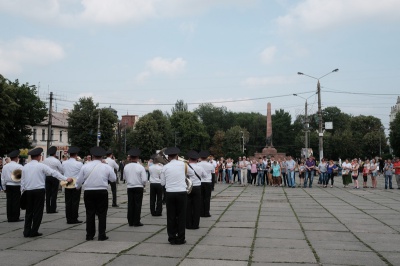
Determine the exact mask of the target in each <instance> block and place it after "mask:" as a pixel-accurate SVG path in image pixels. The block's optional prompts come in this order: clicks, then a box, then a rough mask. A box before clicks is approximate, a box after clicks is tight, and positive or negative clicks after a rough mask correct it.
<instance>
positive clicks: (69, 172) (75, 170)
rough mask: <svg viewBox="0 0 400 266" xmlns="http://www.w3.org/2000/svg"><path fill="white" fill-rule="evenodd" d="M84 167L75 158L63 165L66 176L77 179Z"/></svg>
mask: <svg viewBox="0 0 400 266" xmlns="http://www.w3.org/2000/svg"><path fill="white" fill-rule="evenodd" d="M82 166H83V164H82V163H81V162H78V161H77V160H76V159H75V158H69V159H68V160H67V161H64V162H63V163H62V167H63V171H64V175H65V176H68V177H77V176H78V174H79V171H80V170H81V168H82Z"/></svg>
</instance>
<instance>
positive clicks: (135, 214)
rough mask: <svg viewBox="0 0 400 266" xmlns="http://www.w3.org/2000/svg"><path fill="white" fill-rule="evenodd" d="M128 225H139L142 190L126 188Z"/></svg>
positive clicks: (140, 188) (139, 188)
mask: <svg viewBox="0 0 400 266" xmlns="http://www.w3.org/2000/svg"><path fill="white" fill-rule="evenodd" d="M127 191H128V223H129V225H130V226H133V225H138V224H140V214H141V212H142V201H143V188H142V187H134V188H128V189H127Z"/></svg>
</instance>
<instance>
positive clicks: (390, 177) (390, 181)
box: [385, 175, 393, 189]
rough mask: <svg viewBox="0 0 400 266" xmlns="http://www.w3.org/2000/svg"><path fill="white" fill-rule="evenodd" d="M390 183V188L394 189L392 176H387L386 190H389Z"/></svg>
mask: <svg viewBox="0 0 400 266" xmlns="http://www.w3.org/2000/svg"><path fill="white" fill-rule="evenodd" d="M388 182H389V188H393V186H392V175H385V189H387V188H388Z"/></svg>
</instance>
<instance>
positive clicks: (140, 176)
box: [124, 148, 147, 227]
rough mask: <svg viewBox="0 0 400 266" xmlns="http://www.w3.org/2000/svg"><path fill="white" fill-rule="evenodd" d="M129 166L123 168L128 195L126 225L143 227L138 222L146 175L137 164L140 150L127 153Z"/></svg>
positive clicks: (142, 168) (131, 150)
mask: <svg viewBox="0 0 400 266" xmlns="http://www.w3.org/2000/svg"><path fill="white" fill-rule="evenodd" d="M128 155H129V160H130V164H127V165H126V166H125V167H124V179H125V181H126V187H127V193H128V223H129V226H135V227H136V226H143V224H142V223H141V222H140V215H141V212H142V201H143V188H144V187H145V186H146V183H147V174H146V170H145V169H144V167H143V166H142V165H141V164H140V163H138V161H139V155H140V150H139V149H135V148H134V149H130V150H129V151H128Z"/></svg>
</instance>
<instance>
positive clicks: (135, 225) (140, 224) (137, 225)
mask: <svg viewBox="0 0 400 266" xmlns="http://www.w3.org/2000/svg"><path fill="white" fill-rule="evenodd" d="M133 226H134V227H139V226H143V224H142V223H138V224H134V225H133Z"/></svg>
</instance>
